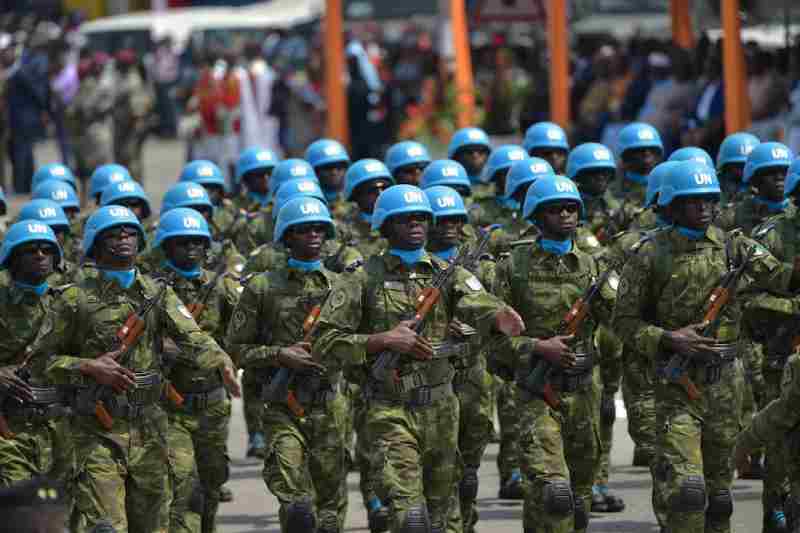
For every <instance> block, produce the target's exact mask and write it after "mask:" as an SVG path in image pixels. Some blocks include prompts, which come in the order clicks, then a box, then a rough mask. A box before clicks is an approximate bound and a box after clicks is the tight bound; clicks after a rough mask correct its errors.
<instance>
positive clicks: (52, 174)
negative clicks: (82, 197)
mask: <svg viewBox="0 0 800 533" xmlns="http://www.w3.org/2000/svg"><path fill="white" fill-rule="evenodd" d="M50 180H54V181H63V182H66V183H69V184H70V185H72V188H73V189H77V188H78V181H77V180H76V179H75V174H73V173H72V171H71V170H70V169H69V167H68V166H66V165H64V164H62V163H48V164H46V165H42V166H41V167H39V168H38V169H37V170H36V172H35V173H34V174H33V179H32V180H31V190H33V189H35V188H36V187H38V186H39V185H41V184H42V183H44V182H45V181H50Z"/></svg>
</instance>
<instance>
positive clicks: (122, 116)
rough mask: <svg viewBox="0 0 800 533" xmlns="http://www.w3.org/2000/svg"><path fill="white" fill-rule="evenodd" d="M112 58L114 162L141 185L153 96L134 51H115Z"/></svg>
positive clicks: (126, 49)
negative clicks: (127, 170) (141, 74)
mask: <svg viewBox="0 0 800 533" xmlns="http://www.w3.org/2000/svg"><path fill="white" fill-rule="evenodd" d="M115 59H116V61H115V66H116V68H117V78H116V87H115V90H116V93H115V97H116V98H115V100H114V107H113V109H112V118H113V124H114V159H115V160H116V161H117V162H119V164H120V165H122V166H124V167H126V168H128V169H130V172H131V174H133V175H134V176H136V179H137V180H138V181H139V182H141V183H144V166H143V165H142V147H143V145H144V141H145V138H146V137H147V133H148V131H149V129H150V120H149V119H150V115H151V113H152V112H153V95H152V93H151V91H150V89H149V88H148V87H147V85H145V83H144V81H143V80H142V77H141V76H140V75H139V69H138V68H137V64H136V52H134V51H133V50H131V49H128V48H125V49H122V50H119V51H117V53H116V55H115Z"/></svg>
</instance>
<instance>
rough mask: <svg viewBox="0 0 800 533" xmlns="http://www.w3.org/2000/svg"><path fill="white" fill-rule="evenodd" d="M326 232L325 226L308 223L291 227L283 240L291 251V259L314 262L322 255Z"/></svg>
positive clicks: (317, 223) (326, 227)
mask: <svg viewBox="0 0 800 533" xmlns="http://www.w3.org/2000/svg"><path fill="white" fill-rule="evenodd" d="M327 231H328V226H327V225H326V224H321V223H319V222H308V223H306V224H298V225H296V226H292V227H291V228H289V230H288V231H287V232H286V235H285V236H284V240H285V241H286V246H287V247H288V248H289V250H291V252H292V257H294V258H295V259H299V260H301V261H316V260H317V259H319V257H320V254H321V253H322V244H323V242H325V235H326V233H327Z"/></svg>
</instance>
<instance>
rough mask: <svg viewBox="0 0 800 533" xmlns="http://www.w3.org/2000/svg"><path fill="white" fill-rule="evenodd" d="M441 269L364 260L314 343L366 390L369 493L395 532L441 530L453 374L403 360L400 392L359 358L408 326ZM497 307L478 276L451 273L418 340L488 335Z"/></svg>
mask: <svg viewBox="0 0 800 533" xmlns="http://www.w3.org/2000/svg"><path fill="white" fill-rule="evenodd" d="M443 268H446V263H444V262H442V261H440V260H438V259H434V258H432V257H431V256H429V255H428V254H424V255H423V257H422V259H421V260H420V261H419V262H417V263H415V264H413V265H411V266H404V265H403V264H402V262H401V260H400V259H399V258H398V257H395V256H394V255H390V254H383V255H379V256H372V257H370V258H369V259H368V260H367V263H366V265H365V267H364V271H362V272H357V273H355V274H354V275H353V276H352V277H350V278H348V279H347V280H346V282H345V283H343V284H342V285H340V286H337V287H336V288H335V289H334V291H333V292H332V294H331V296H330V298H329V299H328V301H327V303H326V305H325V307H324V308H323V310H322V314H321V316H320V328H319V331H318V336H317V338H316V341H315V343H314V353H315V354H318V355H319V357H320V358H321V359H322V360H324V361H326V363H327V364H333V363H334V362H336V363H340V364H342V365H344V366H352V367H355V370H354V372H356V373H358V372H360V373H361V374H362V375H363V376H364V378H363V382H366V383H367V385H366V387H367V397H368V406H367V409H366V411H367V412H366V417H365V418H366V420H365V429H366V432H367V434H368V435H369V438H370V440H371V442H372V445H373V446H374V450H375V451H374V453H373V454H372V455H371V456H370V459H371V460H372V461H373V469H375V470H376V471H379V472H380V479H378V480H376V484H375V487H374V488H375V490H376V492H377V493H378V496H379V497H380V498H381V500H383V501H384V502H386V503H387V504H389V505H390V506H391V514H392V526H391V529H392V531H394V532H400V531H403V528H404V527H405V526H406V525H407V524H409V523H414V524H420V523H426V521H427V519H428V517H429V518H430V522H429V524H430V526H428V527H430V528H431V530H432V531H437V532H441V531H443V530H444V527H445V523H446V521H447V516H448V511H449V509H448V508H449V507H450V505H451V502H452V496H453V488H454V486H455V484H456V482H457V481H458V479H459V478H460V467H461V458H460V454H458V453H453V451H454V450H457V449H458V447H457V446H458V400H457V398H456V396H455V395H454V394H453V392H452V391H453V387H452V383H451V380H452V378H453V374H454V371H453V367H452V365H451V364H450V362H449V361H448V360H447V359H441V358H436V356H434V358H433V359H432V360H430V361H427V362H421V361H413V362H412V361H410V360H409V358H407V357H403V358H402V359H401V364H400V366H399V368H398V369H397V370H398V373H399V376H401V383H402V384H403V385H401V386H396V385H395V384H394V383H391V384H390V383H384V382H379V381H378V380H376V379H375V378H374V377H373V376H372V374H371V372H370V369H371V364H372V363H373V362H374V361H375V358H376V355H377V354H368V353H367V352H366V342H367V338H368V336H369V334H370V333H376V332H380V331H387V330H389V329H391V328H393V327H395V325H397V324H398V323H399V322H400V321H401V320H404V319H408V318H409V317H410V316H413V314H414V312H415V304H414V302H415V298H416V295H417V293H418V292H419V291H420V290H421V289H422V288H423V287H425V286H426V284H427V283H429V282H430V279H431V276H432V275H433V273H434V272H435V271H437V270H440V269H443ZM502 305H503V304H502V303H501V302H499V301H498V300H497V299H496V298H494V297H493V296H491V295H489V294H488V293H486V292H485V291H484V290H483V288H482V286H481V283H480V281H478V279H477V278H476V277H475V276H473V275H472V274H470V273H469V272H467V271H465V270H463V269H458V270H457V272H456V274H455V276H454V279H452V280H451V282H450V285H449V286H447V287H444V288H443V290H442V301H440V303H439V304H437V305H436V306H434V308H433V309H432V310H431V313H430V314H429V315H428V321H427V328H426V330H425V336H426V337H427V338H429V339H430V340H431V341H432V342H434V343H436V342H441V341H444V340H445V338H446V336H447V334H448V324H449V323H450V321H451V319H452V318H453V316H458V318H459V320H461V321H463V322H464V323H467V324H470V325H473V326H475V327H476V328H479V330H480V331H481V332H482V333H484V334H485V333H487V331H486V328H487V326H488V325H489V324H491V323H492V320H491V319H492V317H493V316H494V314H495V313H496V312H497V310H498V309H500V308H501V307H502ZM426 508H427V511H426Z"/></svg>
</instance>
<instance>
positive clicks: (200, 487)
mask: <svg viewBox="0 0 800 533" xmlns="http://www.w3.org/2000/svg"><path fill="white" fill-rule="evenodd" d="M230 417H231V403H230V401H229V400H227V399H226V400H223V401H220V402H218V403H216V404H212V405H209V406H208V407H207V408H206V409H204V410H203V411H201V412H199V413H192V412H183V411H177V410H170V411H169V432H168V434H167V435H168V436H167V440H168V442H169V462H170V474H171V475H172V494H173V499H172V505H171V506H170V511H169V530H170V532H171V533H179V532H184V533H197V532H199V531H203V533H213V531H214V529H215V521H216V520H215V517H216V515H217V508H218V507H219V490H220V488H221V487H222V485H224V484H225V482H226V481H227V480H228V474H229V462H230V459H229V458H228V453H227V439H228V423H229V421H230ZM195 465H196V467H195ZM198 481H199V483H198Z"/></svg>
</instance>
